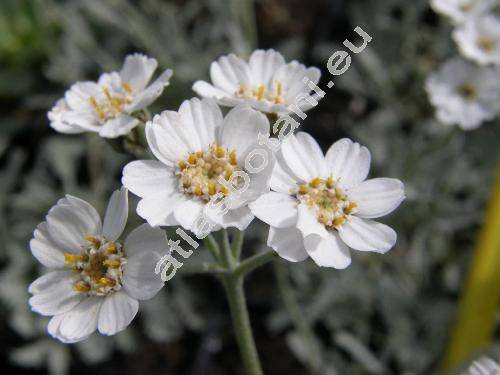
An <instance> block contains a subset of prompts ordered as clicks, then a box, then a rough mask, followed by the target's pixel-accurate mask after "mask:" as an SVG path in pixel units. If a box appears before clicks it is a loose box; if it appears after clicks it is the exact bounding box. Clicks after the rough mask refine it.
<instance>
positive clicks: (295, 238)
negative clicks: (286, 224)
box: [267, 226, 308, 262]
mask: <svg viewBox="0 0 500 375" xmlns="http://www.w3.org/2000/svg"><path fill="white" fill-rule="evenodd" d="M267 246H269V247H271V248H273V249H274V250H275V251H276V252H277V253H278V255H279V256H280V257H282V258H283V259H286V260H288V261H290V262H302V261H303V260H304V259H306V258H307V256H308V255H307V252H306V249H305V248H304V240H303V238H302V234H301V233H300V231H299V230H297V228H295V227H291V228H274V227H272V226H271V227H270V228H269V237H268V238H267Z"/></svg>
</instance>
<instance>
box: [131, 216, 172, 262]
mask: <svg viewBox="0 0 500 375" xmlns="http://www.w3.org/2000/svg"><path fill="white" fill-rule="evenodd" d="M124 248H125V254H126V256H127V257H128V258H130V257H132V256H134V255H136V254H139V253H141V252H143V251H154V252H157V253H159V254H163V253H166V252H167V236H166V234H165V232H164V231H163V230H161V229H160V228H153V227H152V226H150V225H149V224H142V225H140V226H138V227H137V228H135V229H134V230H133V231H132V232H130V234H129V235H128V236H127V239H126V240H125V244H124Z"/></svg>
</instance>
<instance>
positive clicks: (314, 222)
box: [297, 203, 328, 238]
mask: <svg viewBox="0 0 500 375" xmlns="http://www.w3.org/2000/svg"><path fill="white" fill-rule="evenodd" d="M297 229H298V230H300V231H301V232H302V236H304V238H305V237H307V236H309V235H311V234H317V235H319V236H321V237H323V238H326V237H327V236H328V231H327V230H326V229H325V226H324V225H323V224H321V223H320V222H319V221H318V219H317V218H316V214H315V212H314V210H313V209H312V208H310V207H308V206H306V205H305V204H303V203H300V204H299V205H298V216H297Z"/></svg>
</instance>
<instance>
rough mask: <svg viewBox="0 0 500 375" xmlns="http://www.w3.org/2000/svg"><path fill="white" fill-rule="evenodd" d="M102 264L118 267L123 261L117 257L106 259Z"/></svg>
mask: <svg viewBox="0 0 500 375" xmlns="http://www.w3.org/2000/svg"><path fill="white" fill-rule="evenodd" d="M102 264H103V265H105V266H109V267H112V268H118V267H120V265H121V262H120V261H119V260H117V259H106V260H105V261H104V262H102Z"/></svg>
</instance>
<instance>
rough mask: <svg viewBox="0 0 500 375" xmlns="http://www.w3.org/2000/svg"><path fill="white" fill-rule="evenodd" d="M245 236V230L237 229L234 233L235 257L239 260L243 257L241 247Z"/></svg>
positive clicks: (233, 249)
mask: <svg viewBox="0 0 500 375" xmlns="http://www.w3.org/2000/svg"><path fill="white" fill-rule="evenodd" d="M244 238H245V232H242V231H239V230H237V231H236V234H235V235H234V239H233V243H232V244H231V245H232V246H231V247H232V252H233V257H234V259H237V260H239V259H240V257H241V249H242V248H243V240H244Z"/></svg>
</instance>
